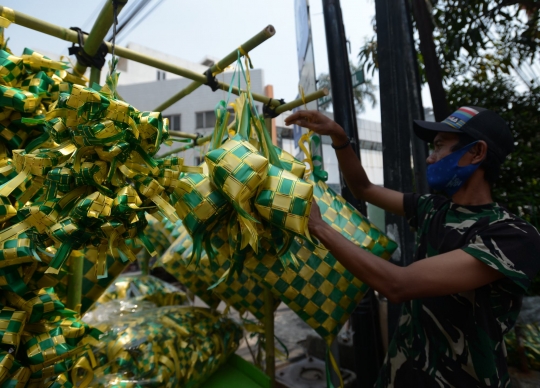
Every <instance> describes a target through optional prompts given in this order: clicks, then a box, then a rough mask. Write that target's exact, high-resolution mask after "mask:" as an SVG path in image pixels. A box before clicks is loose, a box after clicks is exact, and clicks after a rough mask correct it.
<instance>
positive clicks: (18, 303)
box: [6, 289, 64, 323]
mask: <svg viewBox="0 0 540 388" xmlns="http://www.w3.org/2000/svg"><path fill="white" fill-rule="evenodd" d="M6 299H7V301H8V302H9V304H10V305H11V306H14V307H16V308H17V309H19V310H23V311H25V312H26V314H27V320H28V323H34V322H38V321H39V320H41V319H43V318H47V317H48V316H50V315H51V314H55V313H57V312H58V311H60V310H64V304H63V303H62V302H60V300H59V299H58V297H57V296H56V294H50V293H48V292H47V291H45V290H44V289H41V290H36V291H30V292H28V293H26V294H24V295H23V296H19V295H17V294H15V293H14V292H7V293H6Z"/></svg>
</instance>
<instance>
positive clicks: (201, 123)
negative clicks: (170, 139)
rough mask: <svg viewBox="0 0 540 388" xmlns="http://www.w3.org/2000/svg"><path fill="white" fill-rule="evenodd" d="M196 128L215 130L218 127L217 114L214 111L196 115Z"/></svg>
mask: <svg viewBox="0 0 540 388" xmlns="http://www.w3.org/2000/svg"><path fill="white" fill-rule="evenodd" d="M195 121H196V126H195V128H197V129H198V128H214V125H216V114H215V113H214V111H213V110H207V111H206V112H197V113H195Z"/></svg>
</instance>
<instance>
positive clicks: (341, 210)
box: [313, 181, 397, 260]
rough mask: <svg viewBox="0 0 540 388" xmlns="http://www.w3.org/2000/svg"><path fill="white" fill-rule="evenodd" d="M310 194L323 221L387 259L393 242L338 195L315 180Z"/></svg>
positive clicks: (390, 254)
mask: <svg viewBox="0 0 540 388" xmlns="http://www.w3.org/2000/svg"><path fill="white" fill-rule="evenodd" d="M313 196H314V197H315V200H316V201H317V205H319V209H320V210H321V215H322V218H323V220H324V221H326V223H327V224H329V225H330V226H331V227H332V228H334V229H335V230H337V231H338V232H340V233H341V235H343V236H344V237H346V238H347V239H348V240H350V241H352V242H353V243H354V244H356V245H358V246H360V247H362V248H364V249H365V250H367V251H370V252H371V253H373V254H374V255H376V256H379V257H381V258H383V259H385V260H388V259H390V256H392V253H394V251H395V250H396V248H397V244H396V242H395V241H393V240H390V239H389V238H388V237H387V236H386V235H385V234H384V233H383V232H382V231H381V230H379V228H377V227H376V226H375V225H373V224H372V223H371V222H370V221H369V220H368V219H367V218H366V217H364V216H363V215H362V214H361V213H360V212H359V211H358V210H356V209H355V208H354V207H352V206H351V205H350V204H349V203H348V202H347V201H346V200H345V199H344V198H343V197H342V196H341V195H339V194H337V193H336V192H335V191H334V190H332V189H331V188H329V187H328V185H327V184H326V183H324V182H323V181H318V182H317V183H315V184H314V186H313Z"/></svg>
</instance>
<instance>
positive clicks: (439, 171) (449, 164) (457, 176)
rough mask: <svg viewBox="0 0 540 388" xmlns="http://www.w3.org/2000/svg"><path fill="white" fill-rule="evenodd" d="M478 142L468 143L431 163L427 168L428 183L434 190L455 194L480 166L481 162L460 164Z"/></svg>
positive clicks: (450, 194)
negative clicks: (466, 164)
mask: <svg viewBox="0 0 540 388" xmlns="http://www.w3.org/2000/svg"><path fill="white" fill-rule="evenodd" d="M476 143H478V142H477V141H475V142H474V143H471V144H468V145H466V146H465V147H463V148H461V149H459V150H457V151H456V152H452V153H451V154H450V155H448V156H445V157H444V158H442V159H441V160H439V161H438V162H437V163H433V164H430V165H429V166H428V168H427V180H428V185H429V187H431V188H432V189H433V190H437V191H442V192H444V193H446V194H447V195H449V196H452V195H454V194H455V193H456V192H457V191H458V190H459V189H460V188H461V186H463V184H464V183H465V182H466V181H467V179H469V178H470V177H471V175H472V174H473V173H474V172H475V171H476V169H477V168H478V167H480V163H476V164H469V165H468V166H458V163H459V161H460V159H461V158H462V157H463V155H465V154H466V153H467V152H468V151H469V150H470V149H471V148H472V147H473V146H474V145H475V144H476Z"/></svg>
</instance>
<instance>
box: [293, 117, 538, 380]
mask: <svg viewBox="0 0 540 388" xmlns="http://www.w3.org/2000/svg"><path fill="white" fill-rule="evenodd" d="M286 123H287V124H288V125H290V124H297V125H300V126H303V127H306V128H309V129H311V130H313V131H314V132H316V133H318V134H321V135H329V136H331V138H332V143H333V144H332V146H333V147H334V149H335V150H336V155H337V158H338V161H339V165H340V167H341V171H342V173H343V176H344V177H345V180H346V181H347V185H348V186H349V188H350V190H351V192H352V193H353V194H354V196H355V197H356V198H358V199H361V200H364V201H367V202H370V203H372V204H374V205H376V206H379V207H381V208H383V209H385V210H386V211H389V212H392V213H395V214H398V215H402V216H405V217H407V220H408V222H409V224H410V225H411V227H413V228H415V229H416V232H417V240H416V253H415V258H414V259H415V260H414V263H413V264H411V265H409V266H407V267H400V266H397V265H394V264H392V263H389V262H386V261H384V260H381V259H379V258H378V257H376V256H374V255H372V254H371V253H369V252H367V251H365V250H363V249H361V248H359V247H357V246H356V245H354V244H353V243H351V242H350V241H348V240H347V239H345V238H344V237H343V236H341V235H340V234H339V232H337V231H335V230H334V229H332V228H331V227H330V226H329V225H328V224H326V223H325V222H324V221H323V220H322V218H321V215H320V211H319V208H318V206H316V205H315V206H313V208H312V212H311V217H310V221H309V230H310V233H311V234H312V235H314V236H315V237H317V238H318V239H319V240H320V241H321V242H322V243H323V244H324V245H325V247H326V248H328V249H329V250H330V252H332V254H333V255H334V256H335V257H336V259H337V260H339V261H340V262H341V263H342V264H343V266H345V267H346V268H347V269H348V270H349V271H351V272H352V273H353V274H354V275H355V276H356V277H357V278H358V279H360V280H362V281H364V282H366V283H367V284H369V285H370V286H371V287H372V288H373V289H375V290H377V291H378V292H380V293H381V294H383V295H384V296H386V297H387V298H388V300H389V301H390V302H392V303H403V310H402V314H401V318H400V320H399V327H398V328H397V330H396V333H395V334H394V336H393V339H392V341H391V343H390V345H389V348H388V354H387V357H386V360H385V363H384V366H383V367H382V370H381V372H380V375H379V379H378V381H377V384H376V386H377V387H507V386H509V375H508V369H507V365H506V351H505V347H504V341H503V335H504V334H505V333H507V332H508V330H510V328H511V327H512V326H513V325H514V323H515V321H516V318H517V315H518V313H519V310H520V308H521V301H522V297H523V294H524V293H525V291H526V290H527V288H528V287H529V285H530V282H531V280H532V279H533V278H534V277H535V275H536V274H537V272H538V270H539V269H540V258H539V257H538V256H539V254H540V235H539V234H538V231H537V230H536V229H535V228H534V227H533V226H531V225H530V224H528V223H526V222H525V221H523V220H521V219H520V218H518V217H516V216H515V215H513V214H511V213H509V212H508V211H507V210H506V209H504V208H503V207H501V206H500V205H498V204H497V203H494V202H493V199H492V196H491V185H492V184H493V182H494V181H495V179H496V177H497V176H498V171H499V166H500V164H501V163H502V162H503V161H504V159H505V158H506V156H507V155H508V154H509V153H510V152H511V151H512V149H513V144H514V143H513V137H512V134H511V132H510V129H509V128H508V126H507V125H506V123H505V122H504V120H503V119H502V118H501V117H500V116H499V115H497V114H496V113H494V112H492V111H489V110H486V109H483V108H478V107H462V108H460V109H459V110H458V111H456V112H454V113H453V114H452V115H451V116H449V117H448V118H447V119H446V120H444V121H443V122H441V123H433V122H425V121H415V122H414V130H415V133H416V135H417V136H419V137H420V138H421V139H423V140H425V141H429V142H431V143H433V146H434V149H433V152H432V153H431V155H430V156H429V157H428V159H427V163H428V172H427V176H428V182H429V184H430V186H431V187H432V189H434V190H436V191H439V192H442V193H445V194H446V195H447V196H442V195H418V194H413V193H411V194H403V193H400V192H397V191H393V190H390V189H387V188H384V187H379V186H376V185H374V184H372V183H371V182H370V181H369V179H368V177H367V175H366V173H365V171H364V169H363V167H362V165H361V164H360V161H359V160H358V158H357V157H356V155H355V153H354V151H353V149H352V148H351V147H350V146H349V144H350V140H349V139H348V138H347V136H346V134H345V132H344V131H343V129H342V128H341V127H340V126H339V125H337V124H336V123H335V122H333V121H332V120H330V119H329V118H327V117H326V116H324V115H323V114H321V113H319V112H316V111H300V112H297V113H295V114H293V115H291V116H289V117H288V118H287V119H286Z"/></svg>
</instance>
